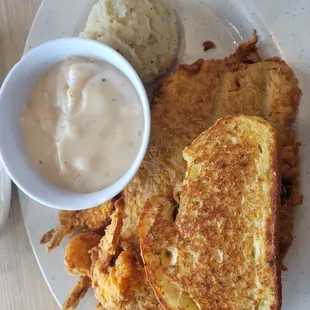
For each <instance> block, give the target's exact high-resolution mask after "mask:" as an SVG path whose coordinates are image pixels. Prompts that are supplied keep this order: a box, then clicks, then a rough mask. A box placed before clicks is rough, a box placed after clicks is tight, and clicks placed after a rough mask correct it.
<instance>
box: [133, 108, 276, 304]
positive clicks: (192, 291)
mask: <svg viewBox="0 0 310 310" xmlns="http://www.w3.org/2000/svg"><path fill="white" fill-rule="evenodd" d="M183 156H184V159H185V160H186V161H187V171H186V175H185V179H184V181H183V184H182V188H181V194H180V203H179V206H178V205H177V203H176V202H175V201H173V200H172V199H171V198H165V197H160V196H153V197H151V198H150V199H149V200H148V201H147V203H146V205H145V208H144V210H143V212H142V215H141V219H140V223H139V241H140V245H141V250H142V256H143V260H144V263H145V270H146V274H147V278H148V280H149V282H150V284H151V286H152V287H153V289H154V291H155V294H156V296H157V298H158V300H159V301H160V303H161V304H162V306H163V307H164V308H165V309H178V310H180V309H197V310H198V309H200V310H202V309H280V306H281V284H280V267H279V259H278V250H279V249H278V244H279V239H278V238H279V222H278V221H279V205H280V184H281V181H280V171H279V152H278V141H277V137H276V131H275V130H274V129H273V127H272V126H271V125H270V124H269V123H268V122H266V121H265V120H263V119H262V118H259V117H249V116H245V115H241V114H239V115H233V116H228V117H224V118H222V119H220V120H218V121H217V122H216V124H215V125H213V126H212V127H210V128H209V129H208V130H206V131H205V132H203V133H202V134H201V135H200V136H199V137H198V138H197V139H196V140H194V142H193V143H192V144H191V145H190V146H188V147H187V148H186V149H185V150H184V152H183Z"/></svg>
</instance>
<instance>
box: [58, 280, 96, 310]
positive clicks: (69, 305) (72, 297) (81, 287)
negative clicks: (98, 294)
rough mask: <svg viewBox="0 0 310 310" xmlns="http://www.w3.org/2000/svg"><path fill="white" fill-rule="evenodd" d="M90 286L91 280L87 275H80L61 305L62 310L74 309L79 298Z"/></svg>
mask: <svg viewBox="0 0 310 310" xmlns="http://www.w3.org/2000/svg"><path fill="white" fill-rule="evenodd" d="M90 287H91V280H90V278H89V277H80V279H79V281H78V282H77V284H76V285H75V286H74V288H73V289H72V291H71V292H70V294H69V296H68V298H67V299H66V300H65V302H64V304H63V305H62V310H74V309H76V307H77V306H78V304H79V302H80V300H81V299H82V298H83V297H84V296H85V294H86V293H87V291H88V289H89V288H90Z"/></svg>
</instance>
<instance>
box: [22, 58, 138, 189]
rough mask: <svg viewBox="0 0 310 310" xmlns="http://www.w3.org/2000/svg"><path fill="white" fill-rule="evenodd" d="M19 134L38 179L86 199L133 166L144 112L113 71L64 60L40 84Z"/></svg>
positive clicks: (106, 66)
mask: <svg viewBox="0 0 310 310" xmlns="http://www.w3.org/2000/svg"><path fill="white" fill-rule="evenodd" d="M22 128H23V132H24V137H25V142H26V147H27V151H28V154H29V156H30V158H31V161H32V163H33V165H34V166H35V167H36V169H37V170H38V171H39V172H40V174H41V175H42V176H43V177H45V178H46V179H48V180H49V181H51V182H53V183H54V184H55V185H57V186H59V187H61V188H65V189H68V190H71V191H74V192H81V193H89V192H94V191H98V190H101V189H103V188H105V187H107V186H109V185H111V184H112V183H113V182H115V181H116V180H117V179H119V178H120V177H121V176H122V175H124V174H125V173H126V171H127V170H128V168H129V167H130V165H131V164H132V162H133V161H134V159H135V157H136V155H137V153H138V150H139V147H140V144H141V137H142V133H143V111H142V107H141V103H140V100H139V97H138V94H137V92H136V90H135V88H134V87H133V85H132V84H131V82H130V81H129V80H128V78H127V77H126V76H125V75H124V74H123V73H122V72H120V71H119V70H118V69H117V68H115V67H114V66H113V65H111V64H109V63H107V62H103V61H100V60H95V59H89V58H86V57H79V56H69V57H67V58H66V59H65V60H64V61H62V62H60V63H58V64H56V65H55V66H53V67H52V68H51V69H50V70H49V71H48V72H46V73H45V74H44V75H43V76H42V77H41V78H40V79H39V81H38V83H37V85H36V86H35V88H34V90H33V92H32V96H31V100H30V104H29V105H27V106H26V108H25V110H24V113H23V116H22Z"/></svg>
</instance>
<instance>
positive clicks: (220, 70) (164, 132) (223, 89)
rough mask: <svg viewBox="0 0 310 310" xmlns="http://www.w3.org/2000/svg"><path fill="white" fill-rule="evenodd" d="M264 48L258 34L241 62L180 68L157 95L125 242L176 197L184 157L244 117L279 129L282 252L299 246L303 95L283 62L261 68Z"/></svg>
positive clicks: (239, 53) (131, 190)
mask: <svg viewBox="0 0 310 310" xmlns="http://www.w3.org/2000/svg"><path fill="white" fill-rule="evenodd" d="M256 43H257V36H256V34H254V38H253V40H251V41H249V42H247V43H243V44H241V45H240V46H239V47H238V48H237V50H236V53H235V54H233V55H231V56H230V57H227V58H225V59H224V60H207V61H203V60H198V61H197V62H195V63H194V64H193V65H180V66H179V69H178V70H177V71H176V72H175V73H174V74H173V75H171V76H170V77H168V78H166V79H164V80H163V81H162V83H161V84H160V85H159V86H158V87H157V89H155V91H154V94H153V95H154V98H153V100H152V106H151V109H152V129H151V137H150V144H149V147H148V152H147V154H146V156H145V159H144V161H143V163H142V165H141V168H140V169H139V171H138V173H137V174H136V176H135V177H134V179H133V180H132V181H131V182H130V184H129V185H128V186H127V187H126V188H125V190H124V200H125V209H124V210H125V218H124V227H123V230H122V236H123V237H125V238H135V236H136V233H137V223H138V219H139V216H140V213H141V210H142V208H143V205H144V203H145V201H146V199H147V198H148V197H150V196H151V195H163V196H167V197H172V196H173V190H174V187H175V185H176V184H178V183H181V182H182V180H183V176H184V173H185V169H186V164H185V162H184V160H183V158H182V152H183V149H184V148H185V147H186V146H187V145H189V144H190V143H192V141H193V140H194V139H195V138H196V137H197V136H198V135H199V134H200V133H202V132H203V131H205V130H206V129H208V128H209V127H210V126H211V125H213V124H214V123H215V122H216V120H217V119H219V118H221V117H223V116H226V115H231V114H235V113H242V114H246V115H250V116H261V117H263V118H265V119H266V120H268V121H269V122H270V123H271V124H272V126H274V127H275V128H276V129H277V133H278V136H279V141H280V146H281V170H282V184H283V186H282V187H283V188H284V190H283V191H282V207H281V223H284V224H283V229H282V233H281V239H280V243H281V244H280V246H281V251H282V252H283V253H285V252H286V250H287V249H288V247H289V245H290V244H291V241H292V216H291V213H292V211H291V210H292V208H293V206H294V205H297V204H298V203H300V195H299V193H298V182H297V178H298V169H297V173H296V167H297V165H298V148H299V145H298V143H296V141H295V136H294V133H293V130H292V122H293V120H294V119H295V116H296V112H297V106H298V99H299V95H300V89H299V88H298V82H297V79H296V78H295V76H294V73H293V71H292V69H291V68H290V67H289V66H288V65H287V64H286V63H285V62H284V61H283V60H281V59H280V58H272V59H268V60H266V61H261V60H260V58H259V55H258V53H257V50H256ZM292 172H293V173H292ZM286 180H287V181H286ZM281 225H282V224H281Z"/></svg>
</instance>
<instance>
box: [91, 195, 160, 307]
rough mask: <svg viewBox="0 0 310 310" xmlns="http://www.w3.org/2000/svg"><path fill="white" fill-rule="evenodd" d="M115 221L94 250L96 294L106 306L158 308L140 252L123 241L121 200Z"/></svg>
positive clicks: (101, 303)
mask: <svg viewBox="0 0 310 310" xmlns="http://www.w3.org/2000/svg"><path fill="white" fill-rule="evenodd" d="M115 205H116V211H115V212H114V213H113V215H112V222H111V224H110V225H109V226H108V227H107V229H106V234H105V236H104V237H103V238H102V239H101V241H100V244H99V245H98V246H97V247H96V248H94V249H93V250H92V256H91V258H92V270H91V279H92V286H93V288H94V293H95V297H96V298H97V299H98V301H99V302H100V305H101V307H103V308H104V309H108V310H112V309H137V310H138V309H157V308H158V302H157V300H156V298H155V296H154V293H153V291H152V288H151V287H150V286H149V284H148V283H147V281H146V277H145V273H144V269H143V264H142V260H141V258H140V255H139V252H137V251H136V250H135V249H134V248H132V247H131V246H130V244H129V243H128V242H121V241H120V230H121V227H122V219H123V207H124V206H123V201H122V200H118V201H117V202H116V203H115Z"/></svg>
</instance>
